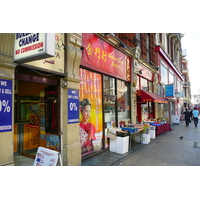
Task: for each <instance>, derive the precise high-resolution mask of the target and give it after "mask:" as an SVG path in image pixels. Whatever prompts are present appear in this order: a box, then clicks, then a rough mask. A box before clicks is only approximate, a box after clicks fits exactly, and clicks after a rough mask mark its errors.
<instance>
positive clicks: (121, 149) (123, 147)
mask: <svg viewBox="0 0 200 200" xmlns="http://www.w3.org/2000/svg"><path fill="white" fill-rule="evenodd" d="M128 144H129V136H126V137H117V149H116V153H120V154H124V153H127V152H128Z"/></svg>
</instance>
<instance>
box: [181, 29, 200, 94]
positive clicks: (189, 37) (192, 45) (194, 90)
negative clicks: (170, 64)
mask: <svg viewBox="0 0 200 200" xmlns="http://www.w3.org/2000/svg"><path fill="white" fill-rule="evenodd" d="M183 34H184V36H183V38H182V39H181V45H182V49H183V50H184V49H186V51H187V56H186V59H187V60H188V70H189V77H190V83H191V95H192V97H193V95H194V94H198V90H200V66H199V65H200V62H199V60H200V59H199V58H200V49H199V47H200V33H183Z"/></svg>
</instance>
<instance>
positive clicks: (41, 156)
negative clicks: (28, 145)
mask: <svg viewBox="0 0 200 200" xmlns="http://www.w3.org/2000/svg"><path fill="white" fill-rule="evenodd" d="M58 161H59V162H58ZM56 165H61V166H62V159H61V155H60V153H59V152H58V151H53V150H51V149H47V148H44V147H38V150H37V154H36V156H35V160H34V163H33V166H56Z"/></svg>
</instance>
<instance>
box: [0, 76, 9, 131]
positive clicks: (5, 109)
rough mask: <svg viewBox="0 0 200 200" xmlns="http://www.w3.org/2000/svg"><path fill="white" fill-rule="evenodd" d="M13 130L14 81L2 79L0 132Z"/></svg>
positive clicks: (0, 82)
mask: <svg viewBox="0 0 200 200" xmlns="http://www.w3.org/2000/svg"><path fill="white" fill-rule="evenodd" d="M7 131H12V81H10V80H3V79H0V132H7Z"/></svg>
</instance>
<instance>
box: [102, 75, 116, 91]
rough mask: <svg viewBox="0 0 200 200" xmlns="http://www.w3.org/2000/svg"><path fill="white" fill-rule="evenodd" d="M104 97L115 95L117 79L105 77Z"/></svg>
mask: <svg viewBox="0 0 200 200" xmlns="http://www.w3.org/2000/svg"><path fill="white" fill-rule="evenodd" d="M103 87H104V95H115V79H114V78H111V77H108V76H104V81H103Z"/></svg>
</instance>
